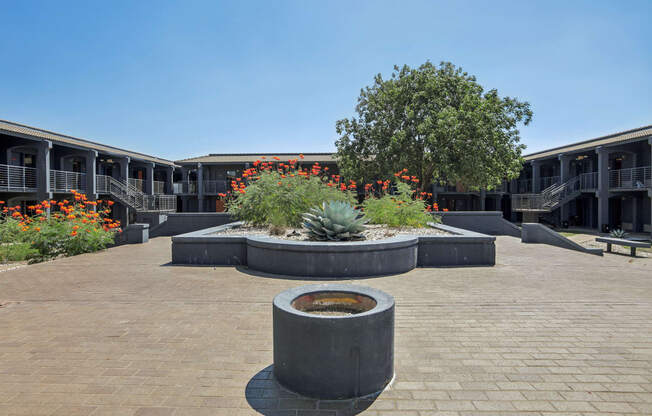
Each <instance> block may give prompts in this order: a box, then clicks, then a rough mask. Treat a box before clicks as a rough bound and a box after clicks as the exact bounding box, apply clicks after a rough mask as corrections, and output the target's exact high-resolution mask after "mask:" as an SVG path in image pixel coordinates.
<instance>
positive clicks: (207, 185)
mask: <svg viewBox="0 0 652 416" xmlns="http://www.w3.org/2000/svg"><path fill="white" fill-rule="evenodd" d="M226 191H227V187H226V181H225V180H205V181H204V194H213V195H215V194H219V193H222V192H226Z"/></svg>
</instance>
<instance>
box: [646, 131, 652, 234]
mask: <svg viewBox="0 0 652 416" xmlns="http://www.w3.org/2000/svg"><path fill="white" fill-rule="evenodd" d="M647 143H648V144H649V145H650V160H651V161H652V139H648V140H647ZM651 164H652V163H651ZM647 197H648V199H649V200H650V238H651V239H652V188H650V189H648V190H647Z"/></svg>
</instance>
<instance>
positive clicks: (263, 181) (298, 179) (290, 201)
mask: <svg viewBox="0 0 652 416" xmlns="http://www.w3.org/2000/svg"><path fill="white" fill-rule="evenodd" d="M298 165H299V159H292V160H288V161H287V162H281V161H280V158H278V157H273V158H272V161H267V160H264V159H263V160H257V161H256V162H254V164H253V167H252V168H250V169H247V170H245V171H244V172H243V173H242V176H241V177H239V178H236V179H234V180H233V181H232V182H231V190H230V191H229V192H228V193H225V194H221V195H220V197H222V198H228V203H227V209H228V211H229V212H231V214H232V215H233V216H234V217H235V218H237V219H239V220H241V221H245V222H247V223H249V224H253V225H272V226H277V227H288V226H290V227H298V226H300V224H301V221H302V219H301V215H302V214H303V213H304V212H307V211H308V210H309V209H310V208H312V207H314V206H318V205H321V203H322V202H324V201H331V200H334V201H347V202H350V203H354V202H355V192H354V191H355V189H356V187H355V184H353V183H350V184H346V183H343V182H341V181H340V179H339V178H336V177H335V176H336V175H330V176H329V174H328V168H327V167H324V168H322V167H321V166H320V165H319V164H318V163H315V164H314V165H312V166H311V167H310V168H299V166H298Z"/></svg>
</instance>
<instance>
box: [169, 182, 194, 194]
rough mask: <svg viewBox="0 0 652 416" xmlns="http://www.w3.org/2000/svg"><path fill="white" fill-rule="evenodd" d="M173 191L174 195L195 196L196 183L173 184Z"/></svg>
mask: <svg viewBox="0 0 652 416" xmlns="http://www.w3.org/2000/svg"><path fill="white" fill-rule="evenodd" d="M173 191H174V194H175V195H179V194H196V193H197V182H196V181H186V182H175V183H174V184H173Z"/></svg>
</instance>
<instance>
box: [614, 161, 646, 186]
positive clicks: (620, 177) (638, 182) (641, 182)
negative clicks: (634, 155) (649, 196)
mask: <svg viewBox="0 0 652 416" xmlns="http://www.w3.org/2000/svg"><path fill="white" fill-rule="evenodd" d="M609 188H611V189H630V190H631V189H646V188H652V167H650V166H641V167H638V168H629V169H617V170H610V171H609Z"/></svg>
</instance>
